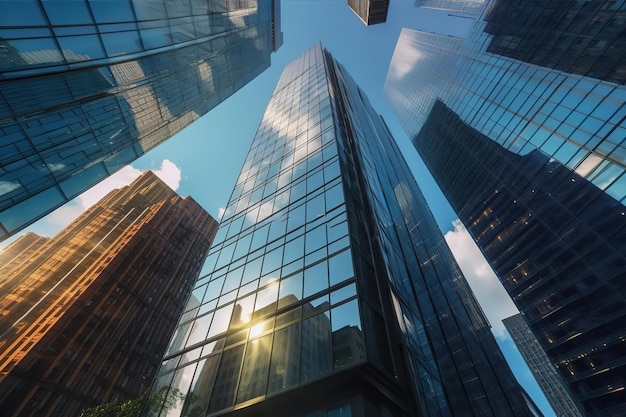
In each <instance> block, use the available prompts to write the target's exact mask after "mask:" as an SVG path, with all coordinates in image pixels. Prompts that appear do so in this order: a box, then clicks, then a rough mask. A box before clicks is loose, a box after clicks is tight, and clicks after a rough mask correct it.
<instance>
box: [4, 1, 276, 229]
mask: <svg viewBox="0 0 626 417" xmlns="http://www.w3.org/2000/svg"><path fill="white" fill-rule="evenodd" d="M2 9H3V13H2V16H1V17H0V80H1V81H2V83H1V86H0V136H1V137H2V138H3V142H2V144H1V145H0V239H2V238H5V237H7V236H8V235H9V234H13V233H15V232H16V231H18V230H19V229H21V228H23V227H25V226H26V225H28V224H30V223H32V222H33V221H35V220H37V219H38V218H40V217H42V216H43V215H45V214H46V213H48V212H50V211H51V210H53V209H54V208H56V207H58V206H60V205H61V204H63V203H64V202H66V201H68V200H69V199H71V198H73V197H75V196H76V195H78V194H79V193H81V192H82V191H84V190H85V189H86V188H88V187H89V186H91V185H93V184H95V183H96V182H98V181H100V180H102V179H103V178H105V177H106V176H108V175H110V174H111V173H113V172H114V171H116V170H118V169H119V168H121V167H122V166H124V165H125V164H127V163H129V162H131V161H133V160H134V159H136V158H137V157H138V156H140V155H142V154H143V153H144V152H145V151H147V150H149V149H151V148H153V147H154V146H156V145H158V144H159V143H161V142H162V141H164V140H167V139H169V138H170V137H171V136H172V135H174V134H175V133H177V132H178V131H180V130H181V129H182V128H184V127H185V126H187V125H189V124H190V123H191V122H193V121H194V120H196V119H197V118H198V117H200V116H202V115H203V114H205V113H206V112H207V111H209V110H210V109H211V108H213V107H214V106H216V105H217V104H218V103H220V102H221V101H223V100H224V99H225V98H226V97H228V96H230V95H231V94H232V93H233V92H235V91H236V90H237V89H239V88H241V87H242V86H243V85H245V84H246V83H247V82H249V81H251V80H252V79H253V78H254V77H255V76H256V75H258V74H259V73H260V72H261V71H263V70H264V69H265V68H267V67H268V66H269V64H270V53H271V51H272V47H273V44H272V39H273V37H272V33H271V32H272V31H273V30H279V26H277V25H274V29H272V28H273V26H272V19H273V11H272V2H270V1H256V0H224V1H220V2H207V1H197V0H184V1H166V0H151V1H144V0H141V1H132V0H112V1H108V0H107V1H104V0H70V1H41V0H15V1H13V0H10V1H6V2H3V7H2Z"/></svg>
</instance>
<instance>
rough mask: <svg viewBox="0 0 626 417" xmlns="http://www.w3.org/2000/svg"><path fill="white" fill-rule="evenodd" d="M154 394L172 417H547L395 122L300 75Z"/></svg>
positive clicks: (326, 59)
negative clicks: (505, 349)
mask: <svg viewBox="0 0 626 417" xmlns="http://www.w3.org/2000/svg"><path fill="white" fill-rule="evenodd" d="M204 270H205V271H206V272H207V275H204V276H201V277H200V278H199V280H198V282H197V284H196V286H195V289H194V291H193V296H192V298H191V299H190V301H189V304H188V306H187V308H186V312H185V313H184V314H183V317H182V318H181V321H180V323H179V325H178V329H177V331H176V333H175V334H174V336H173V338H172V341H171V343H170V347H169V348H168V351H167V353H166V355H165V357H164V361H163V364H162V366H161V369H160V371H159V374H158V377H157V383H156V384H155V386H154V388H153V389H155V390H158V389H162V387H169V389H170V390H171V391H172V392H177V393H180V394H182V396H183V398H184V399H185V400H184V401H183V402H181V403H179V404H178V405H177V406H176V407H175V408H174V409H168V410H163V411H162V412H161V414H160V415H161V416H165V415H167V416H170V417H174V416H177V417H178V416H191V415H204V414H205V413H208V414H210V415H225V414H230V413H232V415H238V416H258V415H272V416H278V417H281V416H318V415H355V416H361V415H368V416H389V415H398V416H400V415H402V416H404V415H406V416H417V415H424V416H476V415H480V416H527V415H528V416H530V415H532V414H531V412H530V411H529V409H528V407H527V404H526V402H525V399H524V396H523V394H522V391H521V388H520V387H519V386H518V384H517V383H516V382H515V379H514V378H513V375H512V374H511V372H510V370H509V368H508V366H507V365H506V363H505V361H504V358H503V357H502V354H501V352H500V351H499V349H498V347H497V344H496V342H495V339H494V338H493V336H492V335H491V332H490V329H489V324H488V322H487V320H486V319H485V317H484V315H483V314H482V311H481V310H480V307H479V306H478V304H477V302H476V300H475V298H474V296H473V294H472V292H471V291H470V289H469V287H468V285H467V282H466V281H465V279H464V277H463V275H462V274H461V272H460V270H459V269H458V266H457V265H456V263H455V261H454V259H453V257H452V254H451V253H450V251H449V249H448V247H447V245H446V244H445V240H444V238H443V236H442V234H441V232H440V231H439V229H438V227H437V225H436V223H435V220H434V218H433V216H432V214H431V212H430V211H429V208H428V207H427V205H426V203H425V201H424V198H423V196H422V195H421V193H420V191H419V189H418V187H417V185H416V183H415V180H414V179H413V177H412V175H411V173H410V171H409V168H408V166H407V165H406V163H405V161H404V159H403V158H402V156H401V154H400V152H399V149H398V148H397V146H396V144H395V141H394V139H393V138H392V136H391V134H390V132H389V130H388V129H387V126H386V125H385V123H384V121H383V120H382V118H381V117H380V116H379V115H378V114H377V113H376V112H375V111H374V110H373V108H372V107H371V106H370V104H369V102H368V100H367V98H366V97H365V95H364V94H363V92H362V91H361V90H360V89H359V88H358V86H357V85H356V84H355V82H354V81H353V80H352V79H351V78H350V76H349V74H348V73H347V72H346V70H345V69H344V68H343V67H342V66H341V65H340V64H339V63H338V62H337V61H335V60H334V59H333V58H332V56H331V55H330V54H329V53H328V52H327V51H325V50H324V49H322V47H321V46H320V45H316V46H314V47H312V48H311V49H309V50H308V51H307V52H305V53H304V54H303V55H302V56H300V57H299V58H297V59H296V60H295V61H293V62H292V63H290V64H289V65H287V66H286V68H285V69H284V71H283V73H282V76H281V77H280V79H279V81H278V85H277V87H276V89H275V90H274V93H273V95H272V98H271V99H270V102H269V104H268V107H267V110H266V112H265V115H264V117H263V120H262V121H261V124H260V126H259V129H258V131H257V134H256V137H255V139H254V141H253V143H252V146H251V149H250V151H249V153H248V156H247V158H246V160H245V163H244V165H243V168H242V171H241V174H240V176H239V179H238V181H237V184H236V185H235V188H234V190H233V193H232V195H231V198H230V201H229V203H228V205H227V207H226V210H225V214H224V217H223V219H222V222H221V225H220V229H219V231H218V233H217V236H216V239H215V243H214V245H213V247H212V248H211V250H210V252H209V256H208V257H207V263H206V264H205V267H204Z"/></svg>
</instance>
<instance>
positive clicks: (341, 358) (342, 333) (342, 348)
mask: <svg viewBox="0 0 626 417" xmlns="http://www.w3.org/2000/svg"><path fill="white" fill-rule="evenodd" d="M330 314H331V319H332V329H333V369H340V368H343V367H346V366H350V365H353V364H356V363H360V362H363V361H364V360H365V342H364V341H363V332H362V330H361V320H360V318H359V308H358V304H357V300H352V301H350V302H348V303H346V304H342V305H340V306H339V307H335V308H333V309H332V310H331V311H330Z"/></svg>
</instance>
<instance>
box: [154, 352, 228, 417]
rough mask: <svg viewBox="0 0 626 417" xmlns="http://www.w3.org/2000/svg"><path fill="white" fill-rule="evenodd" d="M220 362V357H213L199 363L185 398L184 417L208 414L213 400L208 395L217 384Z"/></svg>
mask: <svg viewBox="0 0 626 417" xmlns="http://www.w3.org/2000/svg"><path fill="white" fill-rule="evenodd" d="M219 360H220V355H213V356H210V357H208V358H206V359H203V360H201V361H200V362H198V368H197V370H196V374H195V375H194V377H193V381H192V382H191V388H190V389H189V394H187V396H186V397H185V404H184V406H183V413H182V417H196V416H203V415H205V414H206V409H207V407H208V406H209V399H210V398H211V397H210V396H209V395H207V394H208V393H210V392H211V390H212V389H213V385H214V384H215V375H216V374H217V366H218V363H219ZM198 381H200V383H198ZM148 415H151V414H148Z"/></svg>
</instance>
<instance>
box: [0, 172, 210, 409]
mask: <svg viewBox="0 0 626 417" xmlns="http://www.w3.org/2000/svg"><path fill="white" fill-rule="evenodd" d="M216 230H217V222H216V221H215V220H214V219H213V218H212V217H211V216H210V215H209V214H208V213H207V212H206V211H204V210H203V209H202V207H200V206H199V205H198V204H197V203H196V202H195V201H194V200H193V199H191V198H189V197H187V198H181V197H179V196H178V195H177V194H176V193H175V192H174V191H173V190H171V189H170V188H169V187H168V186H167V185H166V184H165V183H163V182H162V181H161V180H160V179H158V178H157V177H156V175H154V174H153V173H152V172H146V173H145V174H143V175H142V176H141V177H139V178H138V179H136V180H135V181H134V182H133V183H132V184H131V185H129V186H127V187H123V188H121V189H119V190H114V191H112V192H111V193H109V194H108V195H107V196H106V197H105V198H103V199H102V200H101V201H100V202H98V203H97V204H95V205H94V206H93V207H91V208H90V209H89V210H87V211H86V212H85V213H83V214H82V215H81V216H80V217H79V218H78V219H77V220H76V221H74V222H73V223H72V224H70V225H69V226H67V227H66V228H65V229H64V230H62V231H61V232H60V233H59V234H57V235H56V236H55V237H53V238H41V237H38V236H36V235H33V234H29V235H25V236H24V237H22V238H21V239H20V240H17V241H16V242H14V243H13V244H12V245H11V246H9V247H7V248H5V249H4V250H3V251H2V252H1V253H0V416H2V417H6V416H18V415H19V416H37V417H40V416H77V415H79V414H80V413H81V411H82V409H83V408H84V407H87V406H93V405H96V404H100V403H102V402H105V401H110V400H123V399H126V398H131V397H135V396H137V395H139V394H140V393H141V392H143V391H144V390H145V389H147V388H148V387H149V386H150V383H151V381H152V378H153V377H154V374H155V372H156V369H157V368H158V366H159V364H160V362H161V357H162V355H163V353H164V351H165V349H166V347H167V343H168V341H169V339H170V336H171V334H172V332H173V330H174V326H175V325H176V322H177V320H178V318H179V315H180V313H181V311H182V309H183V307H184V305H185V302H186V300H187V298H188V295H189V293H190V291H191V289H192V287H193V284H194V283H195V280H196V278H197V276H198V275H199V273H200V268H201V266H202V263H203V259H204V257H205V256H206V253H207V251H208V249H209V246H210V244H211V241H212V240H213V237H214V235H215V232H216ZM18 253H19V255H17V254H18ZM16 255H17V256H16ZM6 258H14V259H13V260H12V261H10V260H9V259H6Z"/></svg>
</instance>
